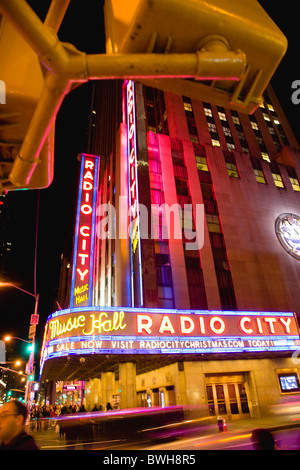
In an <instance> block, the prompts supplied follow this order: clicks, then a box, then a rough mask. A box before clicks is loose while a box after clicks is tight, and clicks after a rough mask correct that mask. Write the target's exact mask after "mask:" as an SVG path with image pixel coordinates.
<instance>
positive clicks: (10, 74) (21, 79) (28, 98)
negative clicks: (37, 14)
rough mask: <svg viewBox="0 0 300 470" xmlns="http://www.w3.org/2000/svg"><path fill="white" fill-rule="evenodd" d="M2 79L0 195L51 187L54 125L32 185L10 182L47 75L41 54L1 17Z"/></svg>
mask: <svg viewBox="0 0 300 470" xmlns="http://www.w3.org/2000/svg"><path fill="white" fill-rule="evenodd" d="M0 80H1V83H0V85H1V84H2V86H1V87H0V88H1V89H0V93H1V96H0V192H4V191H6V190H13V189H37V188H44V187H48V186H49V185H50V184H51V182H52V179H53V152H54V150H53V149H54V124H53V125H52V126H51V128H49V133H48V137H47V138H46V141H45V143H44V145H43V146H42V148H41V152H40V156H39V163H38V165H37V166H36V167H35V169H34V171H33V173H32V175H31V177H30V182H29V183H28V184H26V185H24V186H18V185H15V184H14V183H12V182H11V180H10V173H11V171H12V169H13V165H14V163H15V161H16V160H17V159H18V158H19V152H20V148H21V145H22V143H23V141H24V139H25V136H26V132H27V130H28V127H29V124H30V121H31V119H32V117H33V114H34V111H35V109H36V107H37V103H38V101H39V99H40V96H41V94H42V90H43V87H44V75H43V71H42V68H41V65H40V63H39V59H38V56H37V54H36V53H35V52H34V51H33V49H32V48H31V47H30V46H29V45H28V44H27V43H26V42H25V40H24V39H23V38H22V37H21V35H20V34H19V33H18V32H17V30H16V29H14V27H13V26H12V25H11V23H10V22H9V21H7V20H6V19H5V18H4V17H2V16H1V14H0Z"/></svg>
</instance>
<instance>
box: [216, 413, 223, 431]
mask: <svg viewBox="0 0 300 470" xmlns="http://www.w3.org/2000/svg"><path fill="white" fill-rule="evenodd" d="M217 425H218V428H219V432H222V431H223V428H224V421H223V418H222V416H220V415H219V416H218V417H217Z"/></svg>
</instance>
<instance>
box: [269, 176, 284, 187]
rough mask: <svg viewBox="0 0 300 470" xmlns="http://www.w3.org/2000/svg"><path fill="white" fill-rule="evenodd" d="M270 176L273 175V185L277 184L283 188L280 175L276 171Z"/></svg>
mask: <svg viewBox="0 0 300 470" xmlns="http://www.w3.org/2000/svg"><path fill="white" fill-rule="evenodd" d="M272 176H273V180H274V183H275V186H277V188H284V184H283V181H282V178H281V176H280V175H278V174H277V173H272Z"/></svg>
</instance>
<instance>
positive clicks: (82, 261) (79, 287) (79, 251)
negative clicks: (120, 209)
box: [70, 154, 99, 307]
mask: <svg viewBox="0 0 300 470" xmlns="http://www.w3.org/2000/svg"><path fill="white" fill-rule="evenodd" d="M98 173H99V157H95V156H94V155H86V154H82V156H81V168H80V178H79V192H78V202H77V214H76V227H75V240H74V252H73V269H72V286H71V299H70V307H77V306H80V307H83V306H91V305H92V294H93V271H94V270H93V266H94V245H95V221H96V202H97V190H98Z"/></svg>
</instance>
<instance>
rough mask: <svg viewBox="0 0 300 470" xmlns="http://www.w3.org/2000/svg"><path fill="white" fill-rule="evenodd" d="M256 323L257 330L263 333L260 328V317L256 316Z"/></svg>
mask: <svg viewBox="0 0 300 470" xmlns="http://www.w3.org/2000/svg"><path fill="white" fill-rule="evenodd" d="M256 323H257V328H258V331H259V332H260V333H263V329H262V326H261V321H260V318H257V319H256Z"/></svg>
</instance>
